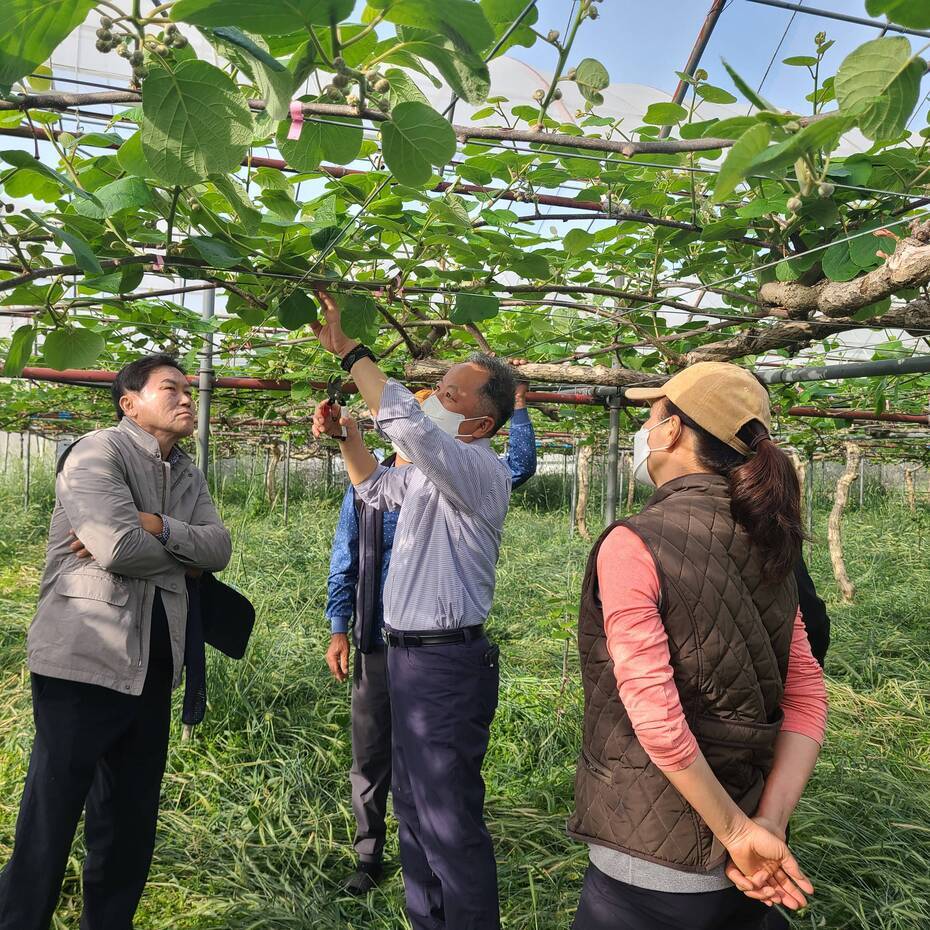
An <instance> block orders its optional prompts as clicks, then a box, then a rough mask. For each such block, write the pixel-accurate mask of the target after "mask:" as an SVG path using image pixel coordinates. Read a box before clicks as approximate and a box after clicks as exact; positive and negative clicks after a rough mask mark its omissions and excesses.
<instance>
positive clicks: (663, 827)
mask: <svg viewBox="0 0 930 930" xmlns="http://www.w3.org/2000/svg"><path fill="white" fill-rule="evenodd" d="M626 395H627V397H628V398H629V399H631V400H642V401H646V402H648V403H649V404H650V405H651V409H650V413H649V418H648V420H647V421H646V423H645V425H644V426H643V428H642V429H641V430H640V431H639V433H637V434H636V437H635V440H634V452H633V456H634V463H635V469H636V476H637V478H638V479H639V480H641V481H643V482H645V483H647V484H650V485H655V486H657V488H658V490H657V491H656V493H655V494H654V495H653V497H652V498H651V499H650V501H649V502H648V503H647V505H646V507H645V508H644V509H643V510H642V512H641V513H639V514H637V515H635V516H633V517H631V518H630V519H628V520H626V521H623V522H621V523H618V524H615V525H614V526H612V527H610V528H608V530H607V531H606V532H605V533H604V535H603V536H601V538H600V539H599V540H598V542H597V544H596V545H595V547H594V549H593V551H592V553H591V556H590V559H589V561H588V568H587V572H586V575H585V580H584V584H583V588H582V600H581V610H580V615H579V649H580V653H581V667H582V675H583V679H584V692H585V716H584V740H583V748H582V755H581V759H580V760H579V764H578V770H577V774H576V779H575V812H574V815H573V816H572V818H571V820H570V822H569V832H570V833H571V835H572V836H574V837H576V838H577V839H580V840H582V841H584V842H586V843H588V844H589V848H590V865H589V868H588V871H587V874H586V876H585V882H584V887H583V890H582V893H581V901H580V903H579V907H578V912H577V914H576V917H575V923H574V927H575V930H620V928H623V930H627V928H628V930H639V928H644V930H645V928H649V930H666V928H667V930H671V928H688V930H705V928H706V930H754V928H761V927H763V926H764V927H766V928H769V927H782V926H787V923H786V922H784V920H783V918H782V917H781V916H780V915H779V914H778V913H777V912H775V911H770V910H768V908H769V907H771V905H772V904H776V903H777V904H781V905H783V906H785V907H788V908H791V909H795V908H798V907H802V906H803V905H804V904H805V903H806V898H805V895H806V894H810V893H811V892H812V891H813V887H812V886H811V884H810V882H809V881H808V880H807V878H806V877H805V876H804V874H803V873H802V872H801V870H800V868H799V866H798V864H797V862H796V861H795V859H794V858H793V856H792V855H791V853H790V851H789V849H788V847H787V845H786V844H785V842H784V839H785V831H786V828H787V823H788V818H789V816H790V815H791V813H792V811H793V810H794V807H795V805H796V804H797V802H798V799H799V798H800V796H801V793H802V792H803V790H804V787H805V785H806V783H807V780H808V778H809V777H810V774H811V772H812V771H813V768H814V764H815V762H816V759H817V755H818V753H819V751H820V744H821V742H822V740H823V734H824V727H825V722H826V708H827V702H826V692H825V689H824V685H823V676H822V673H821V671H820V667H819V666H818V665H817V663H816V662H815V660H814V658H813V657H812V655H811V651H810V646H809V643H808V640H807V637H806V635H805V631H804V626H803V622H802V620H801V617H800V613H799V611H798V594H797V587H796V584H795V580H794V575H793V572H792V570H793V568H794V565H795V562H796V560H797V558H798V555H799V552H800V546H801V542H802V538H803V533H802V529H801V518H800V491H799V487H798V481H797V477H796V475H795V472H794V469H793V468H792V466H791V463H790V462H789V460H788V458H787V457H786V456H785V455H784V453H783V452H781V451H780V450H779V449H778V448H777V447H776V446H775V444H774V442H773V441H772V439H771V438H770V436H769V427H770V410H769V401H768V395H767V394H766V391H765V389H764V388H763V387H762V385H761V384H759V382H758V381H757V380H756V379H755V378H754V377H753V376H752V375H751V374H750V373H749V372H748V371H745V370H744V369H741V368H739V367H738V366H735V365H729V364H723V363H714V362H706V363H701V364H697V365H694V366H692V367H691V368H689V369H687V370H686V371H683V372H681V373H679V374H678V375H676V376H675V377H673V378H672V379H671V380H669V381H668V382H667V383H666V384H665V385H664V386H663V387H662V388H658V389H630V390H628V391H627V392H626ZM767 918H768V922H766V919H767Z"/></svg>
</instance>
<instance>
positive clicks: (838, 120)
mask: <svg viewBox="0 0 930 930" xmlns="http://www.w3.org/2000/svg"><path fill="white" fill-rule="evenodd" d="M854 123H855V119H854V118H853V117H852V116H849V115H847V114H845V113H831V114H829V115H827V116H825V117H823V119H819V120H816V121H815V122H813V123H809V124H808V125H807V126H805V127H804V128H803V129H802V130H800V131H799V132H796V133H794V134H792V135H791V136H789V137H788V138H787V139H785V140H784V141H783V142H779V143H778V144H777V145H773V146H772V147H771V148H769V149H766V150H765V151H764V152H761V153H760V154H759V155H758V156H757V157H756V158H755V159H753V162H752V164H751V165H750V166H749V170H748V173H749V174H773V173H776V172H779V171H781V170H782V169H784V168H785V167H787V166H788V165H791V164H794V162H795V161H796V160H797V159H798V158H800V157H801V156H802V155H812V154H814V153H816V152H818V151H820V150H821V149H827V150H829V149H832V148H833V146H834V145H835V144H836V141H837V140H838V139H839V138H840V136H841V135H842V134H843V133H844V132H845V131H846V130H847V129H849V128H851V127H852V126H853V125H854Z"/></svg>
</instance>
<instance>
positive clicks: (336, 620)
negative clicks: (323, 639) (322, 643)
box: [329, 617, 349, 633]
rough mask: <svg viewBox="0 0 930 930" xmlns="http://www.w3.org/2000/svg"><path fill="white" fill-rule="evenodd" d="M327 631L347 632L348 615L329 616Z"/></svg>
mask: <svg viewBox="0 0 930 930" xmlns="http://www.w3.org/2000/svg"><path fill="white" fill-rule="evenodd" d="M329 631H330V633H348V632H349V618H348V617H330V618H329Z"/></svg>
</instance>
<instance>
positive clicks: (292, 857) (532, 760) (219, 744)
mask: <svg viewBox="0 0 930 930" xmlns="http://www.w3.org/2000/svg"><path fill="white" fill-rule="evenodd" d="M36 485H37V487H38V493H37V495H36V498H35V500H34V503H33V505H32V506H31V508H30V509H29V510H28V511H24V510H23V509H22V503H21V494H20V490H19V485H18V484H17V481H16V480H15V476H12V475H11V477H10V479H9V480H8V481H7V482H6V485H5V486H0V507H2V508H3V511H4V515H5V517H4V521H3V530H2V531H0V708H2V712H0V861H3V860H5V859H6V857H7V854H8V852H9V848H10V843H11V840H12V835H13V827H14V820H15V816H16V810H17V805H18V803H19V797H20V792H21V788H22V781H23V778H24V775H25V765H26V761H27V756H28V751H29V746H30V740H31V716H30V704H29V698H28V677H27V674H26V672H25V670H24V657H25V656H24V652H25V650H24V639H25V632H26V627H27V625H28V623H29V620H30V618H31V616H32V611H33V608H34V604H35V597H36V590H37V586H38V581H39V575H40V572H41V568H42V561H43V554H44V543H45V532H46V526H47V520H48V513H49V507H50V503H51V495H50V491H49V484H48V480H47V479H46V480H45V481H44V482H43V481H37V482H36ZM531 486H532V485H531ZM531 486H530V487H531ZM534 497H535V499H536V500H539V499H540V495H533V494H530V493H527V494H526V495H524V497H523V500H522V501H521V500H518V501H516V502H515V504H514V507H513V509H512V511H511V514H510V516H509V517H508V520H507V526H506V532H505V539H504V548H503V553H502V557H501V562H500V568H499V572H498V590H497V597H496V602H495V608H494V612H493V615H492V617H491V620H490V625H491V629H492V630H493V636H494V638H495V639H496V640H497V641H498V642H499V643H500V645H501V652H502V683H501V703H500V710H499V712H498V715H497V719H496V721H495V724H494V729H493V732H492V738H491V749H490V753H489V756H488V760H487V763H486V767H485V772H486V777H487V782H488V804H487V811H488V817H489V821H490V828H491V832H492V834H493V836H494V839H495V843H496V847H497V858H498V863H499V870H500V884H501V901H502V908H503V919H504V926H505V927H506V928H508V930H555V928H567V927H568V926H569V924H570V921H571V915H572V913H573V911H574V908H575V905H576V903H577V899H578V893H579V889H580V884H581V876H582V872H583V869H584V867H585V863H586V850H585V849H584V848H583V847H580V846H578V845H577V844H574V843H571V842H569V840H568V839H567V838H566V836H565V833H564V824H565V819H566V816H567V814H568V811H569V807H570V804H571V795H572V776H573V771H574V762H575V754H576V751H577V746H578V739H579V719H580V704H581V689H580V685H579V681H578V675H577V659H576V656H575V651H574V642H573V641H571V642H567V636H568V635H569V634H570V632H571V630H572V629H573V625H574V614H575V609H576V600H577V589H578V586H579V581H580V576H581V572H582V570H583V567H584V561H585V558H586V555H587V548H588V546H587V544H586V543H584V542H583V541H580V540H578V539H577V538H575V539H574V540H571V541H570V540H569V539H568V533H567V525H566V519H565V514H564V512H559V511H557V510H552V511H549V510H544V509H539V510H537V509H534V508H533V506H532V503H533V499H534ZM555 497H557V495H555ZM222 510H223V515H224V517H225V519H226V521H227V523H228V524H229V526H230V527H231V529H232V532H233V537H234V544H235V555H234V557H233V561H232V564H231V565H230V568H229V569H228V571H227V573H226V577H227V579H229V580H231V581H233V582H234V583H235V584H237V585H238V586H239V587H241V588H242V589H243V590H245V591H246V592H247V593H248V594H249V595H250V596H251V598H252V599H253V601H254V603H255V605H256V608H257V611H258V624H257V627H256V634H255V636H254V638H253V642H252V646H251V648H250V652H249V655H248V657H247V658H246V660H245V661H243V662H240V663H234V662H231V661H229V660H226V659H222V658H214V659H211V666H210V708H209V711H208V715H207V719H206V721H205V722H204V724H203V725H202V726H200V727H199V728H198V729H197V731H196V735H195V738H194V740H193V741H191V742H189V743H186V744H182V743H181V742H180V729H181V728H180V723H179V721H178V715H177V714H176V720H175V725H174V733H173V742H172V747H171V753H170V758H169V763H168V774H167V777H166V780H165V785H164V795H163V802H162V817H161V822H160V829H159V840H158V847H157V849H156V854H155V865H154V867H153V869H152V873H151V877H150V881H149V885H148V888H147V891H146V894H145V896H144V898H143V901H142V904H141V906H140V909H139V913H138V916H137V920H136V927H137V928H138V930H168V928H172V930H174V928H177V930H227V928H229V930H232V928H235V930H246V928H340V930H342V928H354V930H360V928H363V927H364V928H383V930H397V928H402V927H404V926H406V923H405V919H404V916H403V888H402V883H401V879H400V875H399V873H395V874H392V876H391V878H390V879H389V880H388V881H387V882H386V883H385V884H384V885H383V886H382V887H381V888H380V889H379V890H378V891H376V892H375V893H374V894H373V895H372V896H371V897H369V898H368V899H367V900H364V901H355V900H352V899H349V898H345V897H342V896H341V895H340V893H339V889H338V884H337V880H338V879H339V878H340V877H342V876H343V875H344V873H346V871H347V870H348V869H349V868H350V866H351V864H352V854H351V853H352V850H351V845H350V840H351V835H352V826H353V824H352V818H351V811H350V807H349V786H348V778H347V772H348V768H349V739H348V719H349V701H348V690H347V687H348V686H347V685H337V684H335V683H334V682H333V681H331V680H330V677H329V674H328V672H327V670H326V667H325V663H324V661H323V651H324V648H325V644H326V642H327V640H328V629H327V626H326V623H325V621H324V619H323V615H322V614H323V606H324V603H325V593H326V571H327V565H328V554H329V545H330V541H331V536H332V529H333V526H334V524H335V518H336V512H337V501H335V500H328V501H327V500H320V499H312V498H310V499H305V500H302V501H297V502H295V503H294V504H293V505H292V508H291V520H290V524H289V526H288V527H286V528H285V527H283V526H282V525H281V515H280V512H272V513H267V512H264V510H263V508H262V507H261V506H260V505H259V504H258V503H257V502H256V500H255V499H254V497H253V496H252V495H251V494H249V493H246V492H245V491H244V490H243V489H241V488H239V489H238V492H237V493H232V492H231V491H229V490H227V493H226V494H224V495H223V500H222ZM825 519H826V514H825V512H820V511H818V514H817V532H818V538H821V537H822V535H823V532H824V529H825ZM592 524H593V525H597V521H596V520H592ZM928 535H930V513H928V512H927V511H923V512H920V513H918V514H917V515H912V514H910V513H908V512H907V511H906V510H905V509H904V508H903V507H901V506H900V505H898V504H896V503H891V502H886V503H881V502H877V501H876V502H874V503H873V504H872V505H871V506H870V507H868V508H867V509H866V510H864V511H862V512H858V511H857V510H856V509H853V510H851V511H850V513H849V514H848V516H847V520H846V539H847V541H848V553H847V554H848V564H849V569H850V576H851V577H852V578H853V579H854V580H855V581H856V583H857V584H858V586H859V594H858V596H857V601H856V604H855V605H854V606H852V607H843V606H841V605H840V604H839V603H838V601H837V591H836V588H835V586H834V584H833V581H832V577H831V575H830V569H829V562H828V559H827V554H826V551H825V547H824V545H823V544H822V543H821V542H817V543H816V544H815V546H814V549H813V555H812V560H811V562H812V564H811V569H812V572H813V574H814V577H815V579H816V580H817V582H818V586H819V588H820V590H821V592H822V594H823V596H824V597H825V598H826V599H827V600H828V603H829V606H830V608H831V614H832V616H833V620H834V642H833V646H832V648H831V651H830V654H829V656H828V672H829V689H830V699H831V717H830V724H829V736H828V742H827V746H826V748H825V751H824V754H823V755H822V757H821V761H820V763H819V765H818V768H817V772H816V774H815V776H814V778H813V781H812V783H811V785H810V787H809V789H808V792H807V795H806V796H805V798H804V800H803V801H802V803H801V807H800V809H799V811H798V813H797V815H796V817H795V820H794V822H793V831H794V832H793V842H792V845H793V847H794V848H795V851H796V852H797V854H798V856H799V858H800V860H801V862H802V865H803V866H804V867H805V869H806V870H807V871H808V873H809V874H810V875H811V877H812V879H813V881H814V883H815V885H816V886H817V893H816V895H815V898H814V902H813V904H812V906H811V907H810V908H809V909H808V910H807V911H806V912H805V913H804V914H803V915H802V916H799V917H797V918H796V922H795V926H797V927H824V928H830V930H845V928H848V930H926V928H927V927H930V814H928V812H930V722H928V718H927V707H928V698H930V609H928V602H930V564H928V560H927V558H926V552H925V545H926V539H927V537H928ZM566 645H567V646H568V651H567V655H568V661H567V665H566V664H565V662H566V660H565V656H566ZM565 668H567V670H568V675H567V678H566V677H565V676H564V669H565ZM389 855H390V856H391V857H392V858H395V857H396V839H395V838H392V840H391V841H390V844H389ZM81 860H82V851H81V848H80V841H78V843H76V846H75V850H74V855H73V857H72V859H71V861H70V863H69V868H68V874H67V878H66V880H65V885H64V890H63V898H62V902H61V906H60V908H59V912H58V916H57V918H56V923H55V927H56V928H75V927H76V926H77V919H78V913H79V901H80V868H79V864H80V862H81Z"/></svg>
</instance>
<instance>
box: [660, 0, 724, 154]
mask: <svg viewBox="0 0 930 930" xmlns="http://www.w3.org/2000/svg"><path fill="white" fill-rule="evenodd" d="M725 6H726V0H713V3H711V5H710V9H709V10H708V11H707V16H706V17H705V19H704V24H703V25H702V26H701V31H700V32H699V33H698V35H697V38H696V39H695V40H694V48H692V49H691V55H690V57H689V58H688V61H687V64H686V65H685V69H684V71H683V72H682V73H683V74H687V75H688V76H689V77H694V72H695V71H696V70H697V66H698V65H699V64H700V62H701V56H702V55H703V54H704V49H706V48H707V43H708V42H709V41H710V36H711V33H712V32H713V31H714V27H715V26H716V25H717V20H718V19H720V14H721V13H722V12H723V10H724V8H725ZM687 92H688V82H687V81H685V80H680V81H679V82H678V86H677V87H676V88H675V93H674V94H673V95H672V103H681V102H682V100H684V99H685V94H686V93H687ZM671 131H672V127H671V126H670V125H669V126H663V127H662V128H661V129H660V130H659V138H660V139H666V138H668V134H669V133H670V132H671Z"/></svg>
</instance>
